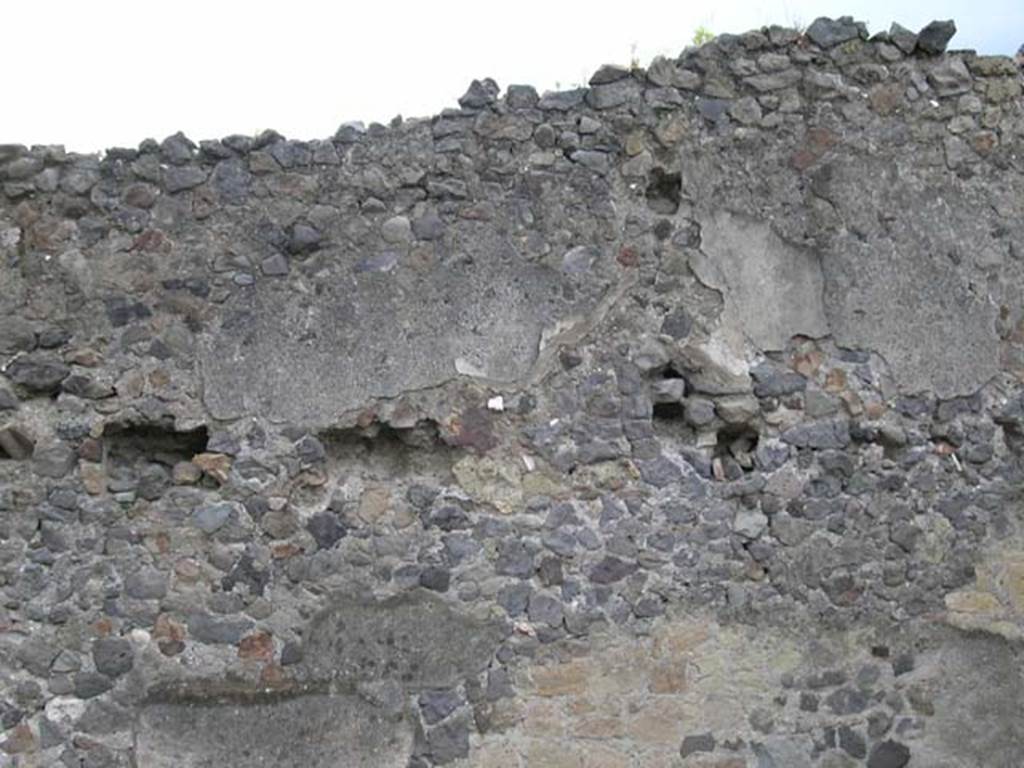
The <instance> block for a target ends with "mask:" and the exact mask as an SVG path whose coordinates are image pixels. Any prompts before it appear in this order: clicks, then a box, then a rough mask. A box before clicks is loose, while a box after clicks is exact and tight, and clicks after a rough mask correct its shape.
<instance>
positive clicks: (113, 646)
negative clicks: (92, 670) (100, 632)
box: [92, 637, 135, 678]
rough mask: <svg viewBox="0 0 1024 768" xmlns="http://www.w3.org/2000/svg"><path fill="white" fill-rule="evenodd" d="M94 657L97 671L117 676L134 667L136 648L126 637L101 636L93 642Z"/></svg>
mask: <svg viewBox="0 0 1024 768" xmlns="http://www.w3.org/2000/svg"><path fill="white" fill-rule="evenodd" d="M92 659H93V663H94V664H95V665H96V671H97V672H102V673H103V674H104V675H107V676H108V677H112V678H117V677H120V676H121V675H123V674H124V673H125V672H128V671H129V670H130V669H131V668H132V665H133V663H134V660H135V650H134V649H133V648H132V644H131V641H130V640H127V639H126V638H123V637H101V638H100V639H99V640H97V641H96V642H94V643H93V644H92Z"/></svg>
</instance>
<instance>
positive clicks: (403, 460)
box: [317, 420, 455, 480]
mask: <svg viewBox="0 0 1024 768" xmlns="http://www.w3.org/2000/svg"><path fill="white" fill-rule="evenodd" d="M317 437H319V439H320V440H321V442H322V443H323V445H324V448H325V450H326V453H327V458H328V460H329V461H330V462H331V463H334V464H337V465H340V466H341V467H345V466H349V467H352V468H353V469H355V468H358V469H359V471H361V472H362V473H365V474H366V475H367V476H369V477H374V478H378V479H381V480H384V479H389V478H392V479H394V478H404V477H408V476H410V475H423V476H425V477H431V476H438V477H445V476H447V474H448V473H450V471H451V465H452V464H453V463H454V461H455V450H454V449H453V448H452V447H451V446H449V445H447V444H446V443H445V442H444V441H443V440H442V439H441V435H440V432H439V430H438V427H437V425H436V424H435V423H434V422H432V421H430V420H423V421H420V422H419V423H417V424H416V425H415V426H413V427H410V428H395V427H392V426H390V425H387V424H374V425H372V426H370V427H367V428H359V427H351V428H345V429H326V430H323V431H322V432H320V433H319V434H318V435H317Z"/></svg>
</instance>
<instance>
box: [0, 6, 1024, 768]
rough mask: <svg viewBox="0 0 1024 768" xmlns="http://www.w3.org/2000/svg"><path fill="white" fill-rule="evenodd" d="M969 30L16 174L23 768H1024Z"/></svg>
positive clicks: (9, 680) (1007, 153)
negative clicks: (386, 122)
mask: <svg viewBox="0 0 1024 768" xmlns="http://www.w3.org/2000/svg"><path fill="white" fill-rule="evenodd" d="M953 31H954V27H953V25H952V23H951V22H934V23H932V24H930V25H928V26H927V27H925V29H923V30H922V31H921V32H920V33H918V34H914V33H912V32H910V31H908V30H906V29H904V28H902V27H900V26H898V25H894V26H893V27H892V29H891V30H890V32H888V33H880V34H877V35H874V36H873V37H869V36H868V34H867V33H866V31H865V27H864V25H863V24H859V23H857V22H854V21H852V20H851V19H849V18H842V19H839V20H829V19H818V20H817V21H815V22H814V23H813V24H812V25H811V26H810V27H809V28H808V29H807V30H806V31H805V32H803V33H801V32H798V31H794V30H789V29H782V28H780V27H769V28H765V29H761V30H756V31H752V32H748V33H747V34H743V35H723V36H721V37H719V38H717V39H716V40H714V41H713V42H711V43H708V44H706V45H704V46H702V47H700V48H690V49H687V50H685V51H684V52H683V53H682V54H681V55H680V56H679V57H678V58H677V59H667V58H658V59H656V60H655V61H653V62H652V63H651V65H650V67H649V68H648V69H646V70H643V69H623V68H619V67H612V66H606V67H602V68H601V69H599V70H598V71H597V73H596V74H595V75H594V77H593V78H592V79H591V80H590V83H589V84H588V85H587V86H586V87H579V88H575V89H572V90H569V91H564V92H559V93H547V94H543V95H538V94H537V93H536V92H535V90H534V89H533V88H530V87H528V86H519V85H514V86H509V87H508V88H507V90H506V91H505V92H504V95H502V94H501V92H500V90H499V87H498V86H497V84H496V83H494V82H493V81H491V80H479V81H474V82H473V84H472V86H471V87H470V88H469V90H468V91H467V93H466V95H465V96H464V97H463V98H462V99H461V100H460V102H459V104H460V106H459V108H457V109H447V110H445V111H444V112H442V113H441V114H440V115H439V116H437V117H434V118H431V119H423V120H409V121H405V122H402V121H400V120H396V121H395V122H394V123H393V124H392V125H390V126H383V125H372V126H370V127H369V128H368V129H365V130H364V129H363V128H361V127H360V126H356V125H347V126H344V127H342V128H341V129H340V130H339V131H338V133H337V134H336V135H335V136H334V137H332V138H330V139H325V140H321V141H291V140H287V139H285V138H284V137H282V136H280V135H278V134H276V133H274V132H265V133H263V134H260V135H259V136H256V137H254V138H251V137H245V136H231V137H228V138H225V139H222V140H214V141H202V142H199V144H198V145H196V144H195V143H193V142H192V141H190V140H189V139H187V138H186V137H185V136H183V135H180V134H178V135H175V136H171V137H169V138H167V139H165V140H164V141H163V142H161V143H157V142H155V141H146V142H143V143H142V145H141V146H139V148H138V149H113V150H110V151H108V152H107V153H106V154H104V155H103V156H81V155H71V154H66V153H65V152H64V151H63V150H62V149H61V148H59V147H33V148H31V149H27V148H25V147H21V146H4V147H0V192H2V194H0V367H2V375H0V726H2V728H3V734H4V735H3V741H2V743H0V748H2V754H0V766H19V767H27V766H47V767H49V766H66V767H67V768H71V767H72V766H74V767H75V768H79V767H84V766H89V767H90V768H99V767H101V766H102V767H106V766H111V767H114V766H119V767H128V766H133V767H135V768H172V767H173V768H201V767H206V766H217V767H218V768H223V767H225V766H226V767H228V768H235V767H237V768H243V767H245V768H248V767H249V766H283V767H285V768H288V767H293V768H297V767H299V766H302V768H310V767H319V766H327V767H331V768H334V767H338V768H340V767H342V766H344V767H346V768H348V767H349V766H360V767H364V768H392V767H394V768H426V767H427V766H441V765H446V766H447V765H451V766H500V767H501V768H505V767H506V766H512V767H521V768H563V767H564V768H592V767H597V768H648V767H657V768H669V767H675V768H819V767H820V768H847V767H852V766H868V768H901V767H902V766H911V768H938V767H941V768H978V767H979V766H984V767H985V768H1013V767H1017V768H1019V766H1020V765H1021V761H1022V760H1024V757H1022V756H1024V718H1022V712H1024V679H1022V643H1024V507H1022V503H1024V463H1022V457H1024V387H1022V380H1024V157H1022V147H1024V102H1022V98H1021V77H1020V74H1019V72H1018V70H1017V68H1016V67H1015V65H1014V63H1013V62H1012V60H1010V59H1009V58H1003V57H992V56H981V55H977V54H975V53H974V52H971V51H947V50H946V49H947V44H948V42H949V40H950V38H951V36H952V34H953Z"/></svg>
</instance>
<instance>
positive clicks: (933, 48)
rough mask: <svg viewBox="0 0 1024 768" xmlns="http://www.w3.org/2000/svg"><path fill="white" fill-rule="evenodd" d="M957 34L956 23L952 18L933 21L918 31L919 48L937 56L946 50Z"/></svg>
mask: <svg viewBox="0 0 1024 768" xmlns="http://www.w3.org/2000/svg"><path fill="white" fill-rule="evenodd" d="M955 34H956V24H954V23H953V21H952V20H951V19H950V20H948V21H933V22H931V23H929V24H928V25H926V26H925V27H924V28H923V29H922V30H921V31H920V32H918V33H917V50H919V51H922V52H923V53H927V54H930V55H932V56H936V55H938V54H940V53H942V52H943V51H945V50H946V46H947V45H948V44H949V41H950V40H952V39H953V35H955Z"/></svg>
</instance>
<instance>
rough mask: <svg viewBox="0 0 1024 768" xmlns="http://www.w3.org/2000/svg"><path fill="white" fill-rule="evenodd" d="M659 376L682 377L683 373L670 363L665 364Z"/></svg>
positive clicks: (667, 377)
mask: <svg viewBox="0 0 1024 768" xmlns="http://www.w3.org/2000/svg"><path fill="white" fill-rule="evenodd" d="M661 378H663V379H682V378H683V374H681V373H680V372H679V371H677V370H676V369H675V367H673V366H672V365H666V366H665V367H664V368H662V369H661Z"/></svg>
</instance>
